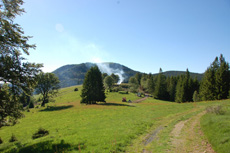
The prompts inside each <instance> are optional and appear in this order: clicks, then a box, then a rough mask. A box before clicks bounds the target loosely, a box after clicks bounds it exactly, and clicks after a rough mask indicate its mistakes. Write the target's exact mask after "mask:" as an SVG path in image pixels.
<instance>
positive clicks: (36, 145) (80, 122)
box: [0, 86, 208, 153]
mask: <svg viewBox="0 0 230 153" xmlns="http://www.w3.org/2000/svg"><path fill="white" fill-rule="evenodd" d="M75 87H76V86H75ZM75 87H69V88H64V89H61V90H60V93H59V95H58V97H56V98H55V99H56V102H55V103H50V104H48V105H49V107H46V108H38V109H36V108H34V109H31V110H30V112H25V113H24V114H25V117H24V118H22V119H20V120H19V123H18V124H16V125H15V126H8V127H2V128H1V129H0V137H1V138H2V140H3V144H0V152H23V153H24V152H94V153H96V152H98V153H102V152H125V151H126V150H129V151H130V152H136V150H137V149H138V148H135V147H134V148H130V145H131V144H135V142H136V141H137V140H139V139H140V138H141V137H142V136H143V135H145V134H146V133H147V132H149V131H150V130H151V129H154V128H155V127H158V126H160V125H162V124H169V123H170V124H172V125H170V127H173V124H174V122H176V121H178V120H181V119H183V117H184V118H187V116H186V114H188V113H187V112H189V111H191V110H193V109H194V107H196V106H195V105H194V104H193V103H186V104H177V103H172V102H165V101H160V100H155V99H152V98H148V99H147V100H146V101H144V102H142V103H138V104H134V103H123V102H121V100H122V97H126V98H127V100H129V99H130V100H132V101H134V100H137V99H139V97H137V96H136V95H135V94H131V93H129V94H122V93H118V92H116V93H108V94H107V99H106V101H107V103H100V104H97V105H81V104H80V93H81V92H80V90H81V86H77V87H78V89H79V91H77V92H74V88H75ZM207 104H208V103H207ZM207 104H206V103H198V104H197V105H199V106H201V107H203V106H206V105H207ZM183 114H184V115H183ZM39 128H44V129H46V130H48V131H49V135H47V136H45V137H41V138H38V139H32V135H33V134H34V133H35V132H37V130H38V129H39ZM12 134H14V135H15V136H16V138H17V139H18V141H16V142H13V143H10V142H9V139H10V137H11V136H12ZM165 141H166V138H165ZM152 145H154V144H152ZM134 146H135V145H134ZM155 146H157V145H155ZM163 148H164V147H163ZM156 150H161V148H160V147H158V149H156Z"/></svg>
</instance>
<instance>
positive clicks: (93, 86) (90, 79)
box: [81, 66, 106, 104]
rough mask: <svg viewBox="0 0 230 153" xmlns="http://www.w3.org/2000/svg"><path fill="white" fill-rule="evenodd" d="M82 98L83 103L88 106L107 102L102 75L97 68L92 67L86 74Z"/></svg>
mask: <svg viewBox="0 0 230 153" xmlns="http://www.w3.org/2000/svg"><path fill="white" fill-rule="evenodd" d="M81 98H82V99H81V103H86V104H96V102H105V98H106V97H105V89H104V86H103V81H102V75H101V72H100V70H99V69H98V67H97V66H94V67H91V68H90V70H89V71H88V72H87V73H86V76H85V80H84V83H83V89H82V93H81Z"/></svg>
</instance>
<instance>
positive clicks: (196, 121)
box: [169, 112, 215, 153]
mask: <svg viewBox="0 0 230 153" xmlns="http://www.w3.org/2000/svg"><path fill="white" fill-rule="evenodd" d="M203 115H204V112H202V113H199V114H198V115H195V116H193V117H191V118H190V119H188V120H186V121H180V122H179V123H177V124H176V125H175V127H174V129H173V130H172V132H171V136H172V141H171V145H172V149H171V150H169V152H176V153H184V152H189V153H215V151H214V150H213V149H212V147H211V145H210V144H209V143H208V141H207V140H206V139H205V138H204V134H203V133H202V131H201V127H200V118H201V117H202V116H203Z"/></svg>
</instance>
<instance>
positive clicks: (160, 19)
mask: <svg viewBox="0 0 230 153" xmlns="http://www.w3.org/2000/svg"><path fill="white" fill-rule="evenodd" d="M24 1H25V4H24V5H23V8H25V10H26V12H27V13H25V14H23V15H22V16H19V17H17V18H16V22H17V23H19V24H20V25H21V26H22V27H23V29H24V31H25V35H30V36H33V38H32V39H31V40H30V43H35V44H36V45H37V48H36V50H30V53H31V54H30V56H28V57H27V59H28V60H29V61H30V62H36V63H44V68H43V70H44V71H45V72H51V71H53V70H55V69H56V68H58V67H60V66H63V65H66V64H80V63H84V62H116V63H120V64H123V65H126V66H128V67H129V68H132V69H134V70H138V71H141V72H146V73H150V72H151V73H157V72H158V71H159V68H160V67H161V68H162V69H163V71H168V70H186V68H188V69H189V71H190V72H198V73H203V72H204V71H205V70H206V68H207V67H208V66H209V65H210V63H211V62H212V61H213V60H214V58H215V57H216V56H219V55H220V54H221V53H222V54H223V55H224V57H225V59H226V60H227V61H228V62H229V61H230V0H24Z"/></svg>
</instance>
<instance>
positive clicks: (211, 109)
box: [206, 105, 225, 115]
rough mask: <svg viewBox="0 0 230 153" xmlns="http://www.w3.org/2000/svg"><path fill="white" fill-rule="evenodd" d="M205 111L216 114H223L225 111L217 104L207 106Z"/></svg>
mask: <svg viewBox="0 0 230 153" xmlns="http://www.w3.org/2000/svg"><path fill="white" fill-rule="evenodd" d="M206 112H207V113H213V114H216V115H224V114H225V111H224V110H223V107H222V106H220V105H218V106H209V107H207V108H206Z"/></svg>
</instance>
